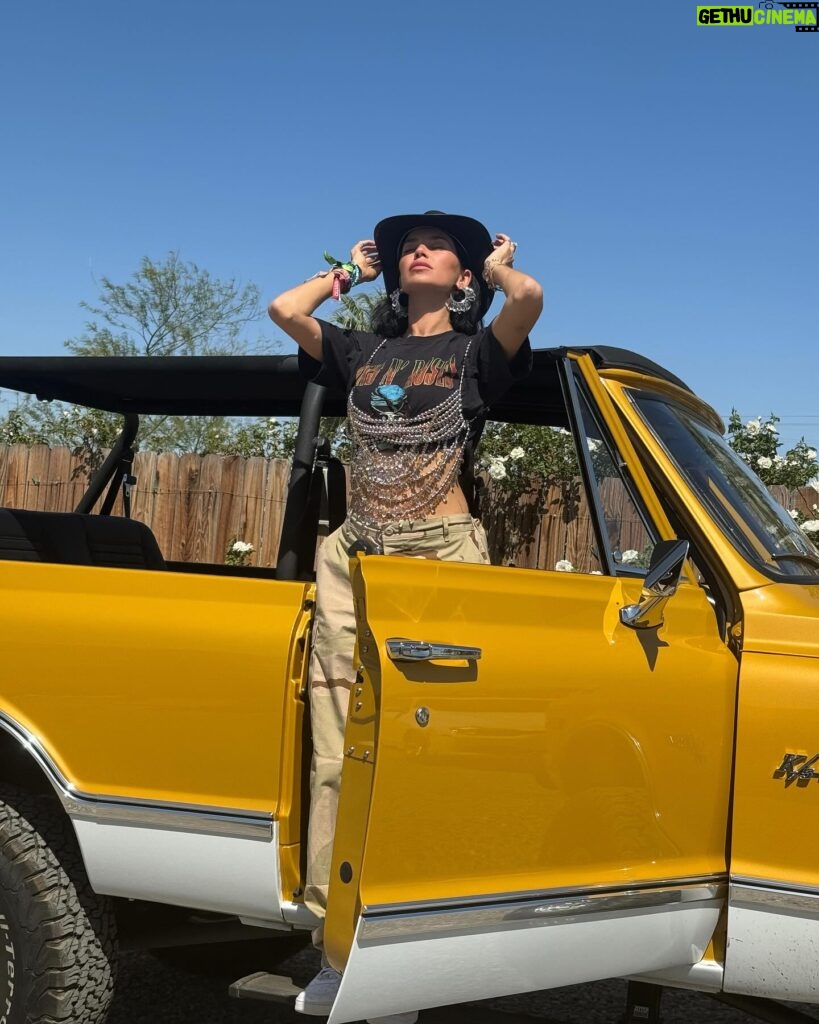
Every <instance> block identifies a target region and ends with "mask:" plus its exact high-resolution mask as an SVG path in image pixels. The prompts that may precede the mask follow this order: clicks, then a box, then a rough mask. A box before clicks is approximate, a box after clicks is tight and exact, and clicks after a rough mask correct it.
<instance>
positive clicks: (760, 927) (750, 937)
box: [724, 884, 819, 1003]
mask: <svg viewBox="0 0 819 1024" xmlns="http://www.w3.org/2000/svg"><path fill="white" fill-rule="evenodd" d="M817 965H819V893H808V892H794V891H785V890H781V889H774V888H767V887H765V886H764V885H750V884H740V885H737V884H732V885H731V887H730V902H729V907H728V946H727V949H726V953H725V981H724V988H725V991H726V992H736V993H738V994H742V995H749V996H764V997H766V998H768V999H783V1000H792V1001H794V1002H800V1003H819V966H817Z"/></svg>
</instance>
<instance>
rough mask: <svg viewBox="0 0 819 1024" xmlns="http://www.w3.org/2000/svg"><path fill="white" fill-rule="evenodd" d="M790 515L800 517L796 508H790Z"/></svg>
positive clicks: (795, 517) (793, 517) (792, 517)
mask: <svg viewBox="0 0 819 1024" xmlns="http://www.w3.org/2000/svg"><path fill="white" fill-rule="evenodd" d="M788 515H789V516H790V517H791V519H798V518H799V513H798V512H797V511H796V509H795V508H789V509H788Z"/></svg>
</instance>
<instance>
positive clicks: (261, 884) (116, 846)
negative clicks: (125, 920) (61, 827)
mask: <svg viewBox="0 0 819 1024" xmlns="http://www.w3.org/2000/svg"><path fill="white" fill-rule="evenodd" d="M74 828H75V829H76V832H77V837H78V839H79V843H80V848H81V850H82V855H83V860H84V861H85V867H86V871H87V872H88V878H89V881H90V883H91V887H92V888H93V889H94V890H95V891H96V892H99V893H104V894H105V895H108V896H125V897H129V898H131V899H139V900H152V901H154V902H157V903H172V904H176V905H178V906H183V907H195V908H198V909H201V910H211V911H214V912H216V913H223V914H231V915H236V916H237V917H243V918H251V919H253V920H254V923H258V924H259V925H262V924H271V925H274V926H275V925H276V924H278V925H280V926H281V925H282V924H283V915H282V897H281V881H280V875H279V856H278V851H279V846H278V828H277V826H276V823H275V822H273V824H272V829H271V830H270V833H271V834H270V838H269V839H255V838H254V839H248V838H238V837H236V836H226V835H215V834H207V833H201V832H199V833H197V832H184V831H181V830H179V829H165V828H161V827H158V826H156V825H129V824H124V823H116V824H113V823H109V822H99V821H89V820H82V819H78V818H75V819H74Z"/></svg>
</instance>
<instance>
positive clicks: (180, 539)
mask: <svg viewBox="0 0 819 1024" xmlns="http://www.w3.org/2000/svg"><path fill="white" fill-rule="evenodd" d="M134 475H135V476H136V478H137V484H136V486H135V487H134V489H133V492H132V497H131V514H132V515H133V517H134V519H138V520H140V521H141V522H143V523H145V524H146V525H147V526H149V527H150V528H151V530H152V531H153V533H154V534H155V536H156V538H157V541H158V543H159V546H160V548H161V550H162V552H163V554H164V555H165V557H166V558H167V559H169V560H173V561H181V562H224V560H225V554H226V552H227V549H228V547H229V545H230V543H231V542H232V541H233V540H235V539H238V540H243V541H249V542H250V543H251V544H252V545H253V547H254V551H253V555H252V556H251V559H250V564H252V565H261V566H270V565H275V564H276V556H277V551H278V546H279V537H280V535H281V528H282V517H283V513H284V502H285V497H286V492H287V482H288V479H289V476H290V464H289V462H286V461H283V460H273V461H268V460H266V459H262V458H253V459H242V458H240V457H238V456H232V455H228V456H224V455H206V456H198V455H173V454H169V453H163V454H157V453H154V452H140V453H138V454H137V456H136V459H135V461H134ZM86 483H87V475H86V472H85V470H84V469H83V465H82V463H81V461H80V460H79V459H78V458H76V457H75V456H73V455H72V454H71V452H70V451H69V449H67V448H49V447H47V446H46V445H37V446H34V447H31V448H29V447H26V446H23V445H12V446H8V447H0V504H2V505H7V506H11V507H15V508H28V509H41V510H48V511H56V512H69V511H71V510H72V509H73V508H75V507H76V505H77V503H78V501H79V500H80V498H81V497H82V495H83V493H84V491H85V487H86ZM604 488H606V489H607V490H606V492H605V493H604V494H603V497H604V505H605V507H606V509H607V512H608V513H609V514H610V521H611V523H612V524H613V526H614V527H615V528H616V530H617V535H616V537H615V536H612V546H619V547H620V548H621V549H622V550H627V549H628V548H633V549H635V550H637V551H640V550H641V549H642V547H643V543H644V538H645V534H644V531H643V528H642V525H641V523H640V522H639V520H638V519H637V518H636V516H634V515H633V513H632V512H631V510H630V505H629V504H628V501H627V498H626V495H625V493H624V491H623V489H622V487H621V486H620V485H619V484H618V482H617V481H615V480H609V481H605V483H604ZM772 492H773V494H774V496H775V497H776V498H777V500H778V501H780V502H781V503H782V504H783V505H784V506H785V507H786V508H798V509H799V510H800V511H802V512H804V513H805V514H806V515H808V516H809V517H812V516H813V515H815V513H813V512H812V506H813V505H814V504H815V503H819V493H817V491H815V490H814V489H813V488H802V489H801V490H799V491H789V490H788V489H787V488H781V487H779V488H772ZM544 507H545V511H544V512H543V513H542V514H541V515H538V514H537V513H536V511H535V510H534V509H533V507H532V500H528V501H526V500H524V501H523V502H521V503H520V504H516V505H513V506H510V505H509V504H508V503H504V502H503V501H502V500H501V501H499V500H497V499H496V496H493V494H492V491H491V488H487V490H486V492H485V496H484V499H483V502H482V508H483V518H484V523H485V525H486V527H487V533H488V535H489V540H490V547H491V549H492V556H493V561H494V562H495V563H497V564H510V563H511V564H515V565H518V566H521V567H530V568H534V567H540V568H550V569H551V568H553V567H554V565H555V564H556V563H557V562H558V561H559V560H561V559H566V560H567V561H569V562H571V563H572V564H573V565H574V566H576V567H577V568H584V569H586V570H587V571H588V570H589V569H592V568H595V567H596V566H595V565H594V564H592V563H590V562H589V557H590V555H589V553H590V552H592V551H593V550H594V547H595V544H596V541H595V538H594V532H593V529H592V519H591V516H590V514H589V509H588V507H587V506H586V503H585V499H584V498H583V496H582V495H581V494H579V493H577V492H576V491H573V490H572V488H571V487H569V488H560V487H553V488H552V489H551V490H550V491H549V493H548V494H547V495H545V502H544ZM119 510H120V509H117V511H119Z"/></svg>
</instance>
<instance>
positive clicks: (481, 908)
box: [360, 876, 728, 941]
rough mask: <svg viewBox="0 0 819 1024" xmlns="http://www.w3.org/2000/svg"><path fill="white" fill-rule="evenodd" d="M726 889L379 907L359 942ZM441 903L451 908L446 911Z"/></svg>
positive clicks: (637, 905) (656, 887) (707, 898)
mask: <svg viewBox="0 0 819 1024" xmlns="http://www.w3.org/2000/svg"><path fill="white" fill-rule="evenodd" d="M727 890H728V887H727V885H726V882H725V879H724V877H723V876H709V877H708V878H707V879H701V878H700V879H692V878H685V879H680V880H677V881H674V882H666V881H658V882H646V883H641V884H638V885H635V886H632V887H630V888H628V889H613V888H611V887H609V888H607V889H590V888H588V887H586V888H580V887H576V888H571V889H547V890H545V891H543V892H539V893H514V894H509V895H508V896H503V897H493V896H488V897H482V898H475V899H471V900H466V901H461V902H460V903H458V902H457V901H443V900H442V901H436V902H433V903H426V904H424V903H405V904H383V905H380V906H373V907H365V908H364V909H363V914H362V918H361V928H360V937H361V939H362V941H364V940H366V941H375V940H382V939H387V938H404V939H407V938H410V937H418V936H419V935H421V934H424V935H428V934H440V933H441V932H450V933H454V932H463V931H464V930H476V929H477V930H478V931H484V930H486V929H491V928H497V927H498V926H499V925H507V926H508V925H516V924H526V923H528V924H536V923H537V924H550V923H551V922H553V921H558V920H564V919H566V918H576V917H582V916H585V915H588V914H629V913H631V912H633V911H637V910H648V909H652V908H657V907H673V906H678V905H681V904H687V903H702V904H705V903H713V902H715V901H724V900H725V897H726V894H727ZM446 903H451V905H449V906H446V905H445V904H446Z"/></svg>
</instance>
